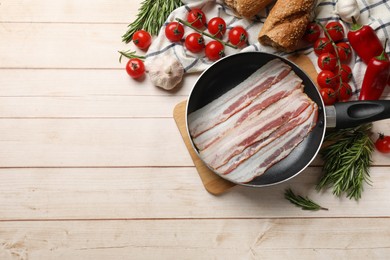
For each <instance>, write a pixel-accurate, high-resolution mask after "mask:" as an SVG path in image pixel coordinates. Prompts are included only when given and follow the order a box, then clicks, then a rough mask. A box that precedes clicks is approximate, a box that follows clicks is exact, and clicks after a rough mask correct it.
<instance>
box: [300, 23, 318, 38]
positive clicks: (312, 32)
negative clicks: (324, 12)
mask: <svg viewBox="0 0 390 260" xmlns="http://www.w3.org/2000/svg"><path fill="white" fill-rule="evenodd" d="M320 34H321V30H320V26H318V24H316V23H315V22H311V23H309V24H308V25H307V27H306V31H305V34H304V35H303V39H304V40H305V41H307V42H310V43H314V42H315V41H316V40H317V39H318V37H320Z"/></svg>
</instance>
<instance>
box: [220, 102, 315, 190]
mask: <svg viewBox="0 0 390 260" xmlns="http://www.w3.org/2000/svg"><path fill="white" fill-rule="evenodd" d="M316 121H317V109H316V110H315V112H313V113H312V114H311V116H310V118H309V120H306V122H305V123H303V124H300V125H299V126H297V127H296V128H294V129H293V130H290V131H289V132H286V133H285V134H284V135H283V136H281V137H280V138H278V139H276V140H275V141H274V142H271V143H269V144H268V145H266V146H265V147H263V148H262V149H260V150H259V151H258V152H257V153H256V154H254V155H253V156H251V157H250V158H249V159H248V160H246V161H245V162H243V163H242V164H240V165H239V166H238V167H237V168H236V169H234V170H233V171H231V172H230V173H229V174H226V175H224V177H225V178H227V179H229V180H231V181H233V182H238V183H247V182H249V181H251V180H253V179H254V178H255V177H257V176H260V175H261V174H263V173H264V172H265V171H266V170H267V169H269V168H270V167H271V166H272V165H274V164H275V163H277V162H279V161H281V160H282V159H284V158H285V157H286V156H287V155H289V154H290V153H291V152H292V151H293V149H294V148H295V147H296V146H297V145H298V144H299V143H301V142H302V141H303V139H304V138H305V137H306V136H307V135H308V134H309V133H310V131H311V130H312V129H313V127H314V126H315V124H316Z"/></svg>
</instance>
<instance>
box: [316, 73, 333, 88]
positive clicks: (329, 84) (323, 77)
mask: <svg viewBox="0 0 390 260" xmlns="http://www.w3.org/2000/svg"><path fill="white" fill-rule="evenodd" d="M317 83H318V85H319V86H320V88H333V89H335V88H336V86H337V77H336V75H335V74H334V73H333V72H332V71H330V70H322V71H321V72H320V73H318V76H317Z"/></svg>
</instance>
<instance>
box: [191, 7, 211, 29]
mask: <svg viewBox="0 0 390 260" xmlns="http://www.w3.org/2000/svg"><path fill="white" fill-rule="evenodd" d="M187 22H189V23H190V24H191V25H192V26H194V27H195V28H198V29H202V28H203V27H204V26H205V25H206V15H205V14H204V13H203V11H202V10H200V9H198V8H194V9H192V10H191V11H190V12H189V13H188V15H187Z"/></svg>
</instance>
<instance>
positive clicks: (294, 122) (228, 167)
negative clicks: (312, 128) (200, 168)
mask: <svg viewBox="0 0 390 260" xmlns="http://www.w3.org/2000/svg"><path fill="white" fill-rule="evenodd" d="M315 110H317V105H316V104H315V103H313V104H312V105H311V106H309V107H307V108H306V110H305V111H303V112H302V113H301V114H300V115H299V116H297V117H295V118H293V119H291V120H290V121H289V122H287V123H286V124H284V125H283V126H281V127H279V128H278V129H277V130H276V131H274V132H273V133H272V134H271V135H270V136H268V137H267V138H264V139H262V140H260V141H258V142H256V143H254V144H252V145H251V146H249V147H247V148H246V149H245V150H244V151H243V152H242V153H240V154H238V155H236V156H234V157H233V158H231V159H230V160H229V161H228V162H227V163H226V164H224V165H222V166H221V167H219V168H218V169H216V170H215V171H216V172H217V173H219V174H228V173H230V172H231V171H233V170H234V169H235V168H237V167H238V166H239V165H240V164H241V163H243V162H244V161H245V160H247V159H248V158H249V157H251V156H252V155H254V154H255V153H257V152H258V151H259V150H260V149H261V148H263V147H264V146H266V145H267V144H269V143H271V142H272V141H274V140H276V139H277V138H280V137H281V136H283V135H284V134H285V133H286V132H288V131H290V130H292V129H294V128H295V127H297V126H298V125H300V124H302V123H304V122H305V121H306V120H308V119H309V117H311V116H312V114H313V113H316V111H315Z"/></svg>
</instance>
